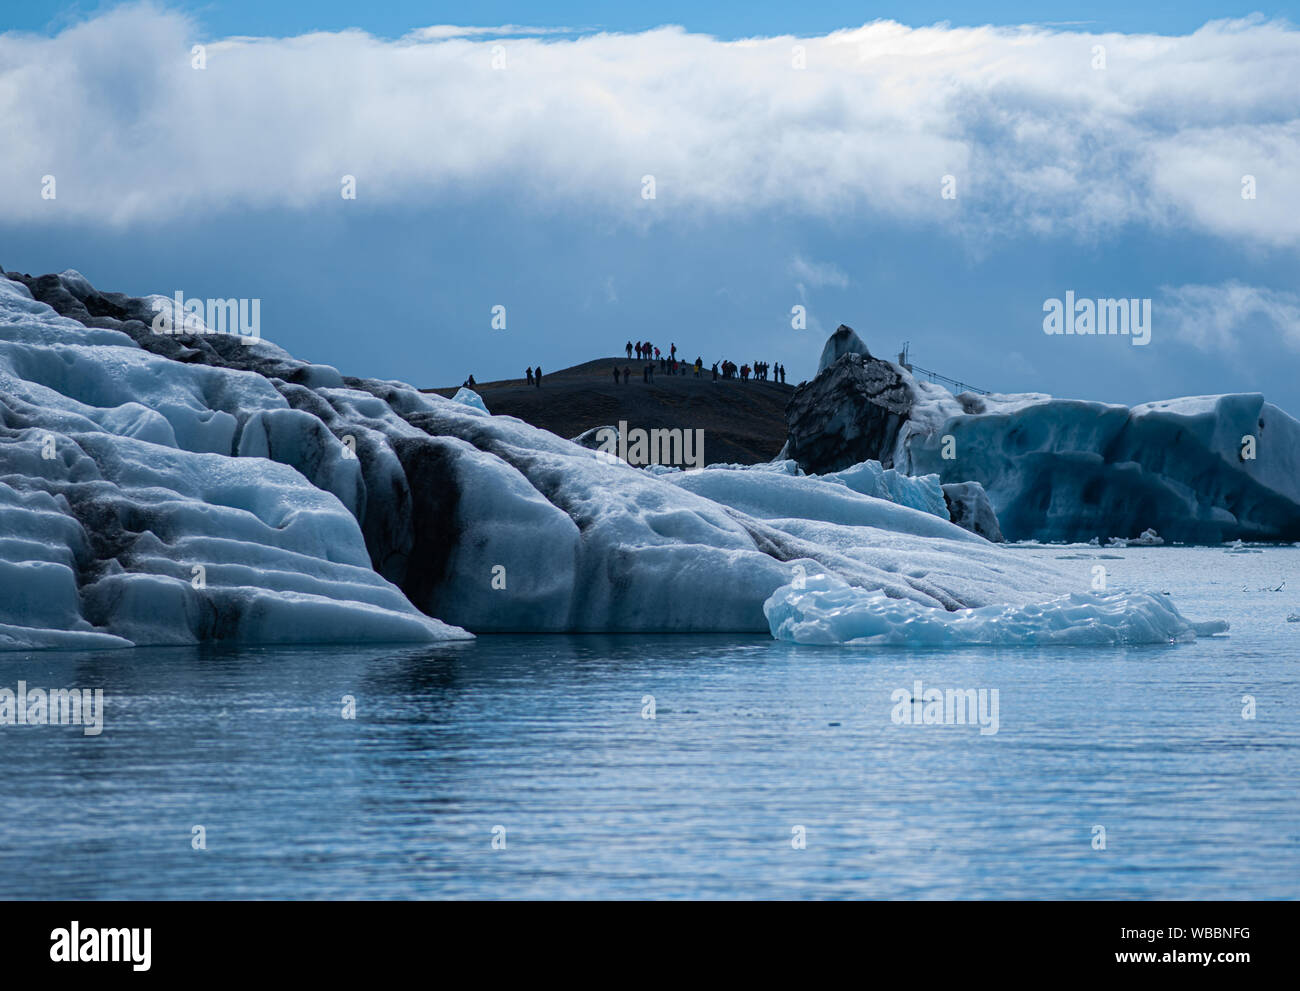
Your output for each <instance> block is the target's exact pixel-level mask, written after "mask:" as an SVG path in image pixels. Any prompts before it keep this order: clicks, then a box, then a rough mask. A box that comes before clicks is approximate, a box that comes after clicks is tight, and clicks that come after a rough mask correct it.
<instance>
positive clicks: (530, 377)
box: [528, 365, 533, 385]
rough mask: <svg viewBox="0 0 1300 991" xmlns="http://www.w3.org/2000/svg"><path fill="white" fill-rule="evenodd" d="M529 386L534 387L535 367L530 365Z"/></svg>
mask: <svg viewBox="0 0 1300 991" xmlns="http://www.w3.org/2000/svg"><path fill="white" fill-rule="evenodd" d="M528 384H529V385H532V384H533V366H532V365H529V366H528Z"/></svg>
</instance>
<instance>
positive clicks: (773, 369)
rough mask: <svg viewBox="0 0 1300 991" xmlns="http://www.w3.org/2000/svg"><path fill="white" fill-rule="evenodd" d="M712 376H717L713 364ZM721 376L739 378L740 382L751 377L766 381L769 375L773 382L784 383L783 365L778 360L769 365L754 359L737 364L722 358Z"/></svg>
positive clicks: (716, 368) (715, 367) (716, 369)
mask: <svg viewBox="0 0 1300 991" xmlns="http://www.w3.org/2000/svg"><path fill="white" fill-rule="evenodd" d="M713 377H714V378H715V379H716V378H717V377H718V366H717V365H714V366H713ZM722 377H723V378H724V379H734V378H739V379H740V381H742V382H748V381H749V379H750V378H751V377H753V378H754V380H755V381H763V382H766V381H767V380H768V378H769V377H770V378H771V380H772V381H773V382H780V383H782V384H783V385H784V384H785V365H782V364H781V363H780V362H776V363H774V364H771V365H769V364H768V363H767V362H766V361H756V362H754V363H753V364H752V365H737V364H736V363H735V362H734V361H728V360H727V359H725V358H724V359H723V360H722Z"/></svg>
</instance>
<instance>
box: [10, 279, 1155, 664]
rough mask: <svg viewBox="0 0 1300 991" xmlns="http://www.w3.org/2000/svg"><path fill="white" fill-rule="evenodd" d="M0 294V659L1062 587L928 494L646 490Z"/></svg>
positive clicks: (498, 421) (441, 635)
mask: <svg viewBox="0 0 1300 991" xmlns="http://www.w3.org/2000/svg"><path fill="white" fill-rule="evenodd" d="M15 277H16V276H15ZM16 278H21V279H22V281H21V282H18V281H9V280H7V279H0V535H3V536H0V647H8V648H14V649H29V648H34V647H42V646H45V647H58V646H69V645H84V646H92V645H93V646H111V645H117V646H126V645H129V644H164V643H194V642H201V641H208V640H227V639H234V640H241V641H247V642H252V641H274V642H311V641H330V640H374V641H383V640H437V639H447V638H462V637H468V636H469V635H470V634H469V633H467V632H466V630H472V631H475V632H494V631H518V632H560V631H579V632H600V631H604V632H634V631H665V632H667V631H679V632H687V631H710V632H733V631H734V632H759V631H763V632H767V631H769V630H770V629H772V628H771V627H769V623H768V618H767V615H765V607H764V603H766V602H769V600H770V599H771V598H772V597H773V595H774V593H777V592H778V590H781V589H783V588H784V587H786V586H789V585H791V584H792V583H797V582H798V581H800V580H802V577H803V576H812V575H818V574H825V575H828V576H832V577H833V578H834V580H835V581H837V582H839V583H841V584H843V585H844V586H845V587H846V588H852V589H853V590H854V591H853V593H852V594H853V595H869V594H871V593H878V595H879V596H880V601H882V602H884V603H886V605H887V606H888V608H891V609H905V610H908V609H910V610H916V611H917V612H916V615H918V616H928V617H930V618H931V619H932V621H933V623H936V624H942V623H944V622H945V621H944V620H943V619H942V618H941V617H942V616H945V615H949V614H954V615H955V614H957V613H958V612H960V611H961V610H965V609H979V608H986V607H992V608H998V609H1007V608H1029V607H1033V606H1034V605H1035V604H1036V603H1041V602H1043V601H1044V600H1045V599H1052V598H1054V597H1059V596H1061V595H1063V594H1065V593H1068V592H1070V591H1072V590H1077V586H1078V579H1077V577H1072V576H1069V575H1067V574H1066V573H1064V572H1062V571H1060V570H1059V569H1057V568H1056V567H1054V566H1051V565H1048V564H1046V563H1042V562H1033V561H1027V560H1025V559H1023V558H1021V557H1017V556H1015V555H1014V554H1013V553H1011V552H1008V551H1006V550H1004V549H1002V548H1000V547H998V546H997V545H994V544H991V543H989V542H988V541H986V540H984V539H983V538H981V537H978V536H976V535H974V534H972V533H969V532H967V531H966V530H963V529H961V528H960V527H957V526H955V525H953V524H952V523H950V522H949V521H948V519H947V512H946V510H945V508H944V500H943V493H942V491H941V490H940V489H939V486H938V480H937V478H935V477H929V478H924V477H922V478H908V477H906V476H904V475H902V474H900V473H899V472H890V471H889V470H888V469H883V468H881V466H880V465H878V464H877V465H870V464H866V465H853V466H851V467H846V468H845V470H843V471H839V472H834V473H828V474H826V475H823V476H820V477H808V476H801V475H800V474H798V468H797V466H795V465H794V463H793V462H790V461H786V462H774V463H773V464H771V465H767V466H750V467H747V468H746V469H745V470H737V467H736V466H714V467H711V468H708V469H704V470H702V471H690V472H672V473H667V474H663V475H657V474H655V473H652V472H647V471H643V470H641V469H637V468H633V467H631V466H629V465H627V464H624V463H623V462H619V461H616V460H615V461H614V462H613V463H611V459H610V458H608V457H607V456H602V455H601V454H600V453H599V452H596V451H592V450H589V449H588V448H586V447H583V446H581V445H579V444H575V443H573V442H570V441H568V440H564V439H561V438H559V437H556V436H555V435H553V434H550V433H547V432H546V431H543V430H539V429H537V428H535V427H532V426H530V425H528V424H526V423H523V422H522V421H520V420H517V419H515V418H513V417H508V416H493V415H491V414H489V413H487V412H486V410H485V408H482V407H481V405H480V404H477V403H474V402H473V401H472V400H471V401H469V402H466V400H467V399H468V398H469V397H466V396H461V397H460V401H457V400H454V399H445V398H443V397H441V396H438V395H436V394H424V393H421V392H419V391H418V390H416V389H414V388H412V387H410V386H407V385H405V384H403V383H400V382H381V381H376V380H372V379H358V378H352V377H348V376H344V375H341V374H340V373H339V372H338V370H337V369H334V368H331V367H330V366H326V365H314V364H311V363H309V362H304V361H299V360H297V359H294V358H292V357H291V356H290V355H288V354H287V353H286V352H285V351H283V350H282V349H280V348H279V347H277V346H276V345H274V344H272V343H270V342H269V341H267V340H261V341H258V342H256V343H253V344H245V343H243V342H242V341H240V340H238V339H231V338H222V337H219V336H210V335H202V336H197V337H190V338H183V337H176V336H170V335H155V334H153V333H152V332H151V331H150V329H149V325H148V323H147V322H146V321H145V319H144V318H145V317H146V316H147V315H149V313H150V312H151V311H150V308H149V301H148V300H147V299H140V298H133V297H126V296H123V295H121V294H115V293H99V292H98V291H96V290H95V289H94V288H93V287H92V286H90V284H89V283H88V282H87V281H86V280H85V279H83V278H82V277H81V276H79V275H77V274H76V273H74V272H66V273H63V274H62V275H61V276H42V277H40V278H37V279H32V278H30V277H25V276H24V277H16ZM34 296H35V297H36V298H33V297H34ZM56 309H57V310H58V311H59V312H56ZM60 313H63V314H73V315H75V317H76V319H72V318H70V317H68V316H63V315H60ZM464 391H466V392H468V391H469V390H464ZM809 605H811V603H809ZM1147 608H1148V607H1146V606H1145V605H1143V604H1142V603H1140V602H1128V601H1127V600H1126V601H1125V602H1123V603H1112V604H1110V605H1109V606H1108V607H1107V612H1106V615H1107V616H1111V617H1119V618H1118V619H1117V620H1116V622H1121V623H1122V622H1129V623H1131V624H1140V623H1142V622H1145V620H1144V619H1143V616H1144V615H1145V610H1146V609H1147ZM1130 612H1131V613H1133V614H1134V615H1133V616H1132V617H1128V613H1130ZM433 617H437V618H436V619H435V618H433ZM1126 617H1127V618H1126ZM1060 622H1061V623H1062V624H1063V628H1064V629H1069V628H1072V627H1078V626H1090V625H1095V624H1096V617H1091V616H1088V615H1086V611H1085V610H1080V609H1076V610H1073V611H1070V612H1067V613H1061V618H1060ZM453 624H454V625H453Z"/></svg>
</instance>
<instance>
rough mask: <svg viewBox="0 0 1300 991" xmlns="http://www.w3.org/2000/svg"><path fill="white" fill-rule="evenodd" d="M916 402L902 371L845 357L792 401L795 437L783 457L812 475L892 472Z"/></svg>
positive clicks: (789, 418) (790, 422)
mask: <svg viewBox="0 0 1300 991" xmlns="http://www.w3.org/2000/svg"><path fill="white" fill-rule="evenodd" d="M842 329H846V330H847V328H842ZM837 333H838V332H837ZM850 333H852V331H850ZM854 336H856V335H854ZM913 401H914V399H913V395H912V390H911V388H910V386H909V385H908V384H907V383H906V382H905V381H904V380H903V376H902V374H901V373H900V370H899V368H898V366H896V365H894V364H891V363H890V362H888V361H881V360H879V359H878V358H872V357H871V356H870V355H862V354H859V353H857V352H848V353H846V354H843V355H841V356H840V357H839V358H837V359H835V361H834V362H832V363H831V365H830V366H829V367H828V368H827V369H826V370H825V371H823V372H821V373H820V374H819V375H818V376H817V377H816V378H815V379H813V380H812V381H811V382H805V383H803V384H802V385H800V386H799V388H797V389H796V390H795V393H794V395H793V396H791V397H790V402H789V403H788V404H787V405H786V411H785V414H786V423H787V425H788V427H789V436H788V438H787V441H786V446H785V450H784V452H783V453H782V455H781V457H785V458H793V459H794V460H795V461H797V462H799V467H800V468H802V469H803V470H804V471H805V472H807V473H808V474H810V475H812V474H816V475H823V474H826V473H827V472H832V471H841V470H842V469H844V468H848V467H849V466H851V465H855V464H858V463H859V462H862V461H879V462H880V463H881V464H882V465H884V466H885V467H886V468H892V467H893V466H894V458H893V451H894V442H895V441H896V440H897V438H898V430H899V428H900V427H901V426H902V425H903V423H904V422H905V421H906V420H907V418H908V414H909V413H910V411H911V409H912V404H913Z"/></svg>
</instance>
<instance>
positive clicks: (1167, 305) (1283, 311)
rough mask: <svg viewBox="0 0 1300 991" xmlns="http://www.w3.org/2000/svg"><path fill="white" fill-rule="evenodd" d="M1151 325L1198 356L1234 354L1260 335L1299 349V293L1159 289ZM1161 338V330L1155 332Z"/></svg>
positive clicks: (1236, 285)
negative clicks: (1204, 353)
mask: <svg viewBox="0 0 1300 991" xmlns="http://www.w3.org/2000/svg"><path fill="white" fill-rule="evenodd" d="M1160 293H1161V298H1160V299H1159V301H1158V302H1157V304H1156V310H1155V315H1154V316H1153V319H1152V323H1153V324H1156V322H1157V321H1159V324H1163V325H1165V326H1167V327H1168V328H1169V330H1170V333H1172V334H1173V335H1174V336H1176V337H1178V338H1179V339H1181V340H1183V341H1184V342H1186V343H1188V344H1191V345H1192V346H1193V347H1196V348H1199V349H1200V350H1202V351H1224V352H1238V351H1245V350H1249V348H1250V346H1251V345H1252V344H1258V343H1272V342H1271V341H1264V342H1260V341H1259V340H1258V339H1257V337H1256V336H1255V335H1258V334H1260V333H1264V334H1267V335H1269V336H1270V337H1272V338H1276V339H1278V340H1281V341H1282V342H1283V343H1284V344H1286V345H1287V346H1288V347H1291V348H1293V349H1300V294H1297V293H1294V292H1288V291H1286V290H1278V289H1266V288H1262V287H1260V286H1250V285H1246V284H1244V283H1241V282H1237V281H1229V282H1224V283H1222V284H1221V285H1215V286H1209V285H1186V286H1173V287H1171V286H1163V287H1161V290H1160ZM1160 333H1162V334H1163V331H1160Z"/></svg>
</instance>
